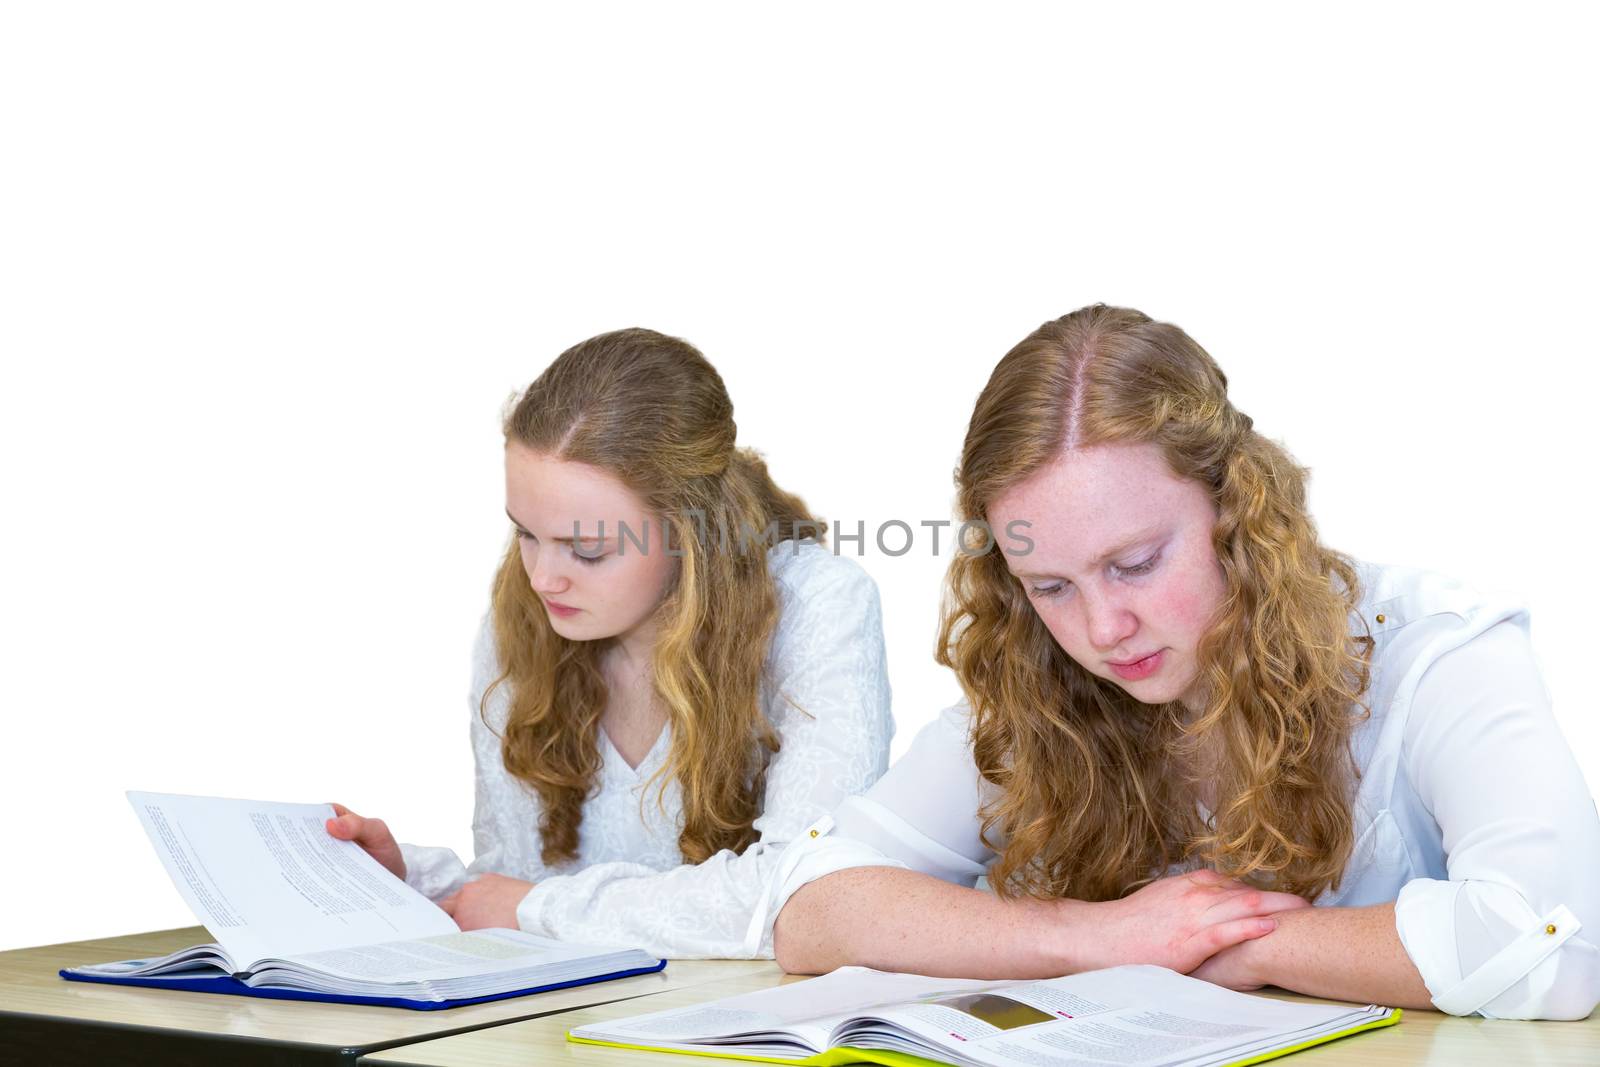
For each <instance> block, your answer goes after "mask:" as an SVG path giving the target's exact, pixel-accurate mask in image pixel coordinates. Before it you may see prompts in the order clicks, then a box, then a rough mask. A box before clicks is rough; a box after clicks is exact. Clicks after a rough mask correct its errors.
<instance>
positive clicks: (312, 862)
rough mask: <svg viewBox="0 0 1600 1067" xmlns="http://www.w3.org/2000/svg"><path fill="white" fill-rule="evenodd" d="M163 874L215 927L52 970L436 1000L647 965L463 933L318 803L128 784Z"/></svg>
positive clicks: (367, 998)
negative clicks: (334, 824)
mask: <svg viewBox="0 0 1600 1067" xmlns="http://www.w3.org/2000/svg"><path fill="white" fill-rule="evenodd" d="M128 799H129V800H130V801H131V802H132V803H133V807H134V810H135V811H136V812H137V813H138V815H139V820H140V822H142V823H143V824H144V828H145V831H146V832H147V833H148V834H149V835H150V840H151V842H152V843H153V844H154V845H155V847H156V852H157V854H159V855H160V857H161V862H162V864H163V865H164V866H165V867H166V869H167V873H168V874H169V875H171V877H172V881H173V884H174V885H176V886H177V887H178V891H179V892H180V893H182V894H183V898H184V900H186V901H187V902H188V904H189V907H190V909H191V910H192V911H193V912H194V914H195V917H196V918H197V919H199V920H200V922H201V924H202V925H204V926H205V927H206V929H207V930H208V931H210V933H211V935H212V936H213V937H215V938H216V939H217V943H216V944H210V945H197V946H195V947H193V948H187V949H184V950H182V951H180V952H174V953H172V954H171V955H169V956H163V957H161V958H160V959H150V960H120V961H118V962H115V963H103V964H95V965H92V966H87V967H76V968H71V969H69V970H63V971H61V972H60V973H61V976H62V977H63V978H69V979H73V980H76V981H89V982H117V983H122V984H128V985H146V986H158V987H165V988H177V989H191V990H200V991H204V992H212V993H242V994H246V995H250V996H264V997H277V998H281V999H290V1000H336V1001H352V1002H357V1003H367V1004H387V1005H393V1006H397V1007H407V1008H445V1007H454V1006H456V1005H457V1004H463V1003H476V1002H478V1001H483V1000H497V999H499V998H501V997H510V996H520V995H522V994H524V993H537V992H542V991H544V990H546V989H557V988H561V987H564V986H570V985H581V984H583V983H586V982H598V981H602V980H605V979H608V978H622V977H627V976H629V975H635V974H645V973H648V972H651V971H659V970H661V969H662V968H663V967H665V966H666V961H665V960H659V959H656V958H655V957H653V956H650V955H647V954H646V953H644V952H641V951H639V950H637V949H619V948H609V947H598V946H593V945H574V944H568V943H566V942H562V941H553V940H551V939H549V938H545V937H537V936H535V935H533V934H527V933H523V932H522V931H521V930H474V931H472V932H470V933H463V932H462V931H461V930H460V929H459V928H458V927H457V926H456V924H455V920H453V919H451V918H450V916H449V915H446V914H445V913H444V911H443V910H442V909H440V908H439V906H438V905H436V904H434V903H433V902H432V901H431V900H429V899H428V898H426V897H424V896H423V895H422V894H420V893H418V892H417V891H416V890H414V889H412V888H411V887H410V886H408V885H406V884H405V883H404V882H403V881H401V880H400V879H398V878H396V877H395V876H394V875H393V874H391V873H389V871H388V870H387V869H386V868H385V867H384V866H383V865H382V864H380V863H378V862H377V861H376V860H374V859H373V858H372V857H371V856H368V855H367V853H366V852H365V851H364V850H363V849H362V848H361V847H360V846H359V845H357V844H355V843H354V842H352V841H341V840H339V839H337V838H335V837H333V836H332V835H330V834H329V833H328V832H327V829H326V828H325V826H324V822H325V821H326V820H327V819H329V818H332V817H333V808H332V807H331V806H330V805H327V804H272V803H266V802H261V801H250V800H227V799H223V798H220V797H189V796H177V795H173V794H165V793H133V792H130V793H129V794H128Z"/></svg>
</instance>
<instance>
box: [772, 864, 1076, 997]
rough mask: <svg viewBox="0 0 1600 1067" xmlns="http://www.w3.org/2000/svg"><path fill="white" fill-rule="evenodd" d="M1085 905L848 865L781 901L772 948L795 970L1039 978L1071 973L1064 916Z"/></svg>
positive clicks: (889, 869) (894, 870) (783, 963)
mask: <svg viewBox="0 0 1600 1067" xmlns="http://www.w3.org/2000/svg"><path fill="white" fill-rule="evenodd" d="M1087 907H1092V905H1084V904H1080V903H1078V902H1076V901H1039V900H1026V899H1019V900H1001V899H999V898H997V897H996V896H994V895H993V894H992V893H986V892H983V891H982V890H978V889H967V888H965V887H962V886H957V885H952V884H950V883H949V882H944V881H941V880H939V879H937V878H934V877H931V876H929V875H926V874H920V873H918V872H916V871H908V870H903V869H901V868H898V867H852V868H850V869H848V870H843V871H836V872H834V873H833V874H830V875H827V876H825V877H823V878H819V879H817V880H816V881H815V882H811V883H809V884H807V885H805V886H803V887H802V888H801V889H800V890H799V891H798V892H796V893H795V894H794V896H792V897H790V898H789V900H788V902H787V903H786V904H785V905H784V908H783V911H782V912H781V913H780V914H779V916H778V921H777V924H776V925H775V926H774V928H773V947H774V950H775V953H776V955H777V958H778V963H779V964H780V965H781V966H782V967H783V968H784V970H786V971H790V972H793V973H796V974H822V973H824V972H826V971H831V970H833V969H834V968H835V967H844V966H851V965H854V966H863V967H874V968H877V969H879V970H885V971H906V972H910V973H913V974H926V975H933V976H935V977H948V978H957V977H959V978H997V979H998V978H1047V977H1052V976H1055V975H1060V974H1066V973H1069V972H1070V971H1072V970H1074V969H1076V968H1074V967H1073V966H1072V963H1071V959H1070V956H1071V955H1072V953H1071V950H1070V948H1069V945H1068V943H1067V938H1066V937H1064V936H1063V918H1064V917H1065V916H1064V914H1063V913H1064V912H1066V911H1070V910H1073V909H1075V908H1077V909H1081V908H1087Z"/></svg>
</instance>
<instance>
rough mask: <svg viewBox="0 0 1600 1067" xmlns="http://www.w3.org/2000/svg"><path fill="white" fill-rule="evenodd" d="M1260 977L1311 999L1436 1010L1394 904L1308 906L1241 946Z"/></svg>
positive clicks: (1280, 917)
mask: <svg viewBox="0 0 1600 1067" xmlns="http://www.w3.org/2000/svg"><path fill="white" fill-rule="evenodd" d="M1241 951H1243V952H1247V953H1253V954H1254V955H1255V956H1256V959H1255V961H1254V964H1253V970H1254V974H1255V977H1257V978H1259V979H1260V980H1261V981H1263V982H1265V983H1267V984H1269V985H1275V986H1278V987H1280V988H1282V989H1289V990H1293V991H1294V992H1296V993H1305V994H1306V995H1308V996H1314V997H1328V998H1329V999H1332V1000H1348V1001H1352V1002H1356V1003H1374V1004H1386V1005H1388V1006H1390V1007H1396V1008H1426V1009H1430V1010H1432V1009H1433V998H1432V996H1431V994H1429V992H1428V987H1427V986H1426V985H1424V984H1423V982H1422V975H1420V974H1418V973H1417V968H1416V965H1415V964H1413V963H1412V962H1411V957H1410V956H1409V955H1407V954H1406V950H1405V947H1404V946H1403V945H1402V944H1401V943H1400V935H1399V934H1398V933H1396V932H1395V923H1394V905H1393V904H1377V905H1373V906H1370V907H1364V908H1305V909H1302V910H1300V911H1296V912H1290V913H1288V914H1285V915H1282V916H1279V924H1278V929H1277V930H1275V931H1274V932H1273V933H1272V934H1270V935H1269V936H1267V937H1263V938H1261V939H1260V940H1259V941H1253V942H1250V943H1249V944H1248V945H1244V946H1241Z"/></svg>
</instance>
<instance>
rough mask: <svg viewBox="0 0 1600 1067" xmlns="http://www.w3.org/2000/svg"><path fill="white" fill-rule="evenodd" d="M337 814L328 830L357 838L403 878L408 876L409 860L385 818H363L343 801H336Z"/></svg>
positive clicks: (343, 836) (335, 835)
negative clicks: (406, 859)
mask: <svg viewBox="0 0 1600 1067" xmlns="http://www.w3.org/2000/svg"><path fill="white" fill-rule="evenodd" d="M333 810H334V812H335V813H336V814H335V816H334V818H332V819H329V820H328V821H327V823H326V826H327V828H328V833H329V834H331V835H332V836H334V837H337V838H338V839H339V840H341V841H354V842H355V843H356V844H358V845H360V846H361V847H362V849H364V850H365V851H366V853H367V855H369V856H371V857H372V858H373V859H375V860H377V861H378V862H379V863H381V864H383V865H384V866H385V867H387V868H388V869H389V873H391V874H393V875H394V876H395V877H396V878H399V879H401V880H404V879H405V876H406V861H405V859H404V858H403V857H402V856H401V855H400V845H399V843H398V842H397V841H395V839H394V834H392V833H390V832H389V827H387V826H385V825H384V822H383V820H382V819H363V818H362V817H361V816H359V815H357V814H356V813H355V812H353V811H351V810H350V809H349V808H347V807H345V806H344V805H343V804H335V805H334V806H333Z"/></svg>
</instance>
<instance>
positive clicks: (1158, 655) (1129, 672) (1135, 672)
mask: <svg viewBox="0 0 1600 1067" xmlns="http://www.w3.org/2000/svg"><path fill="white" fill-rule="evenodd" d="M1165 655H1166V649H1161V650H1160V651H1158V652H1152V653H1150V655H1148V656H1146V657H1145V658H1144V659H1141V660H1135V661H1134V662H1132V663H1108V664H1107V666H1109V667H1110V668H1111V669H1112V670H1113V671H1115V672H1116V674H1117V677H1118V678H1121V679H1123V680H1125V681H1130V682H1131V681H1135V680H1137V679H1139V678H1148V677H1150V676H1151V675H1152V674H1154V673H1156V671H1157V670H1159V669H1160V668H1161V660H1162V658H1163V657H1164V656H1165Z"/></svg>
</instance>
